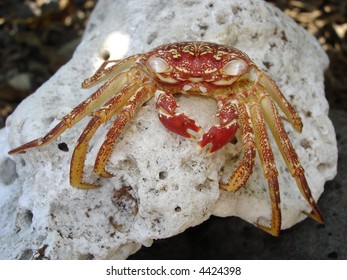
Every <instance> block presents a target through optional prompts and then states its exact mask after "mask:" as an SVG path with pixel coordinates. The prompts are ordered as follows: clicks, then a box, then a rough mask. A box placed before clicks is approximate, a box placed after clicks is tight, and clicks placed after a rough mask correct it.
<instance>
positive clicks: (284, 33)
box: [281, 31, 288, 42]
mask: <svg viewBox="0 0 347 280" xmlns="http://www.w3.org/2000/svg"><path fill="white" fill-rule="evenodd" d="M281 40H282V41H284V42H288V37H287V34H286V32H284V31H282V32H281Z"/></svg>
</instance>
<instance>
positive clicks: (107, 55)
mask: <svg viewBox="0 0 347 280" xmlns="http://www.w3.org/2000/svg"><path fill="white" fill-rule="evenodd" d="M110 56H111V54H110V52H109V51H108V50H103V51H102V52H101V53H100V57H101V58H102V59H103V60H108V59H109V58H110Z"/></svg>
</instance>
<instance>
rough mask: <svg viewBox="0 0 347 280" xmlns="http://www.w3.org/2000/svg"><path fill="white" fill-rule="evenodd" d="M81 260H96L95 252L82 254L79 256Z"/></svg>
mask: <svg viewBox="0 0 347 280" xmlns="http://www.w3.org/2000/svg"><path fill="white" fill-rule="evenodd" d="M78 259H79V260H94V259H95V257H94V255H93V254H90V253H88V254H81V255H80V256H79V257H78Z"/></svg>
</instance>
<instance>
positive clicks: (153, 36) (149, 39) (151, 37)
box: [147, 31, 158, 45]
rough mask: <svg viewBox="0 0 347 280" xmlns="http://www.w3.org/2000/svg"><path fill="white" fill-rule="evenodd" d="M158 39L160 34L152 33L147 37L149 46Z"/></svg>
mask: <svg viewBox="0 0 347 280" xmlns="http://www.w3.org/2000/svg"><path fill="white" fill-rule="evenodd" d="M157 37H158V32H157V31H155V32H152V33H151V34H149V36H148V37H147V44H148V45H150V44H151V43H152V42H153V41H154V40H155V39H156V38H157Z"/></svg>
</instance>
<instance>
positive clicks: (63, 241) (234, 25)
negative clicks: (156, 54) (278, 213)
mask: <svg viewBox="0 0 347 280" xmlns="http://www.w3.org/2000/svg"><path fill="white" fill-rule="evenodd" d="M188 40H204V41H211V42H216V43H222V44H226V45H230V46H235V47H237V48H239V49H241V50H243V51H244V52H246V53H247V54H248V55H249V56H250V57H251V59H252V60H253V61H254V62H255V63H256V64H257V65H258V66H259V67H260V68H261V69H264V71H266V72H268V73H269V74H270V75H271V76H272V77H273V78H274V80H275V81H276V83H277V84H278V86H279V87H280V88H281V89H282V91H283V92H284V94H285V95H286V96H287V97H288V99H289V100H290V101H291V102H292V104H293V105H294V107H295V108H296V109H297V111H298V112H299V114H300V115H301V116H302V118H303V123H304V129H303V132H302V133H301V134H298V133H296V132H295V131H294V130H293V129H292V127H291V126H290V125H289V123H287V122H286V121H285V120H284V122H285V127H286V130H287V132H288V134H289V137H290V139H291V140H292V142H293V145H294V147H295V148H296V150H297V152H298V154H299V156H300V158H301V161H302V164H303V166H304V168H305V170H306V175H307V179H308V182H309V184H310V186H311V190H312V193H313V196H314V197H315V199H318V197H319V196H320V194H321V193H322V192H323V186H324V183H325V182H326V181H327V180H330V179H332V178H333V177H334V175H335V174H336V162H337V148H336V140H335V133H334V129H333V126H332V124H331V122H330V120H329V118H328V116H327V114H328V104H327V101H326V100H325V97H324V86H323V71H324V69H325V68H326V67H327V65H328V59H327V57H326V55H325V53H324V52H323V51H322V49H321V48H320V46H319V44H318V43H317V42H316V40H315V39H314V38H313V37H312V36H311V35H309V34H308V33H307V32H306V31H304V30H303V29H301V28H300V27H299V26H297V25H296V23H295V22H294V21H293V20H291V19H290V18H288V17H287V16H285V15H284V14H282V13H281V12H280V11H279V10H278V9H276V8H274V7H273V6H271V5H269V4H267V3H265V2H263V1H256V0H246V1H245V0H238V1H237V0H233V1H222V0H219V1H217V0H215V1H213V0H212V1H211V0H209V1H205V0H186V1H166V0H165V1H159V2H158V1H134V0H126V1H125V0H119V1H110V0H100V1H99V3H98V4H97V6H96V8H95V10H94V12H93V14H92V16H91V18H90V22H89V25H88V27H87V29H86V32H85V35H84V38H83V41H82V43H81V44H80V46H79V47H78V48H77V50H76V52H75V54H74V56H73V58H72V59H71V61H70V62H69V63H67V64H66V65H65V66H64V67H62V68H61V69H60V70H59V71H58V72H57V73H56V74H55V76H54V77H53V78H51V79H50V80H49V81H48V82H46V84H45V85H44V86H42V87H41V88H40V89H39V90H38V91H37V92H36V93H35V94H33V95H32V96H30V97H29V98H27V99H26V100H25V101H24V102H23V103H22V104H21V105H20V106H19V107H18V108H17V110H16V112H15V113H14V114H13V115H12V116H11V117H10V118H8V120H7V127H6V128H5V129H3V130H2V131H1V133H0V143H1V145H0V148H1V155H0V176H1V177H0V178H1V179H0V211H1V212H0V215H1V216H0V248H1V249H0V252H1V253H0V258H2V259H4V258H8V259H30V258H50V259H90V258H95V259H111V258H118V259H123V258H127V257H128V256H129V255H131V254H132V253H134V252H136V251H137V250H138V249H139V248H140V247H141V246H142V245H145V246H150V245H151V243H152V241H153V239H160V238H167V237H170V236H173V235H176V234H178V233H180V232H182V231H184V230H185V229H187V228H188V227H192V226H195V225H197V224H200V223H202V222H203V221H205V220H206V219H208V218H209V217H210V216H211V215H217V216H232V215H234V216H239V217H241V218H242V219H244V220H246V221H248V222H250V223H255V222H262V223H268V222H269V220H270V218H271V208H270V202H269V194H268V188H267V182H266V180H265V179H264V176H263V174H262V169H261V166H260V162H259V160H258V159H257V160H256V166H255V169H254V172H253V174H252V175H251V177H250V179H249V181H248V182H247V184H246V185H245V187H244V188H242V189H241V190H240V191H238V192H237V193H234V194H233V193H228V192H225V191H222V190H220V189H219V181H220V180H221V179H222V178H224V179H225V178H227V177H228V176H230V175H231V172H232V170H233V168H234V167H235V166H236V164H237V162H238V161H239V160H240V158H241V155H242V149H241V148H242V144H241V143H240V141H238V143H237V144H235V145H234V144H230V145H227V146H226V147H224V148H222V149H221V150H220V151H218V152H216V153H215V154H213V155H212V156H210V157H205V156H204V154H196V152H195V146H196V143H195V142H193V141H190V140H186V139H184V138H182V137H180V136H177V135H175V134H173V133H171V132H169V131H167V130H166V129H165V128H164V127H163V126H162V125H161V123H160V122H159V120H158V118H157V114H156V110H155V106H154V102H153V100H151V101H149V102H148V103H147V104H145V106H143V108H142V109H141V110H140V112H139V113H138V114H137V115H136V116H135V118H134V119H133V121H132V122H131V123H130V124H129V125H128V126H127V127H126V130H125V131H124V133H123V134H122V135H121V137H120V138H119V139H118V140H117V141H116V147H115V150H114V152H113V154H112V156H111V160H110V162H109V164H108V167H107V169H108V170H109V171H110V172H112V173H114V174H115V177H113V178H111V179H98V178H97V177H96V176H95V175H93V173H92V168H93V163H94V162H93V161H94V159H95V156H96V153H97V151H98V147H100V145H101V143H102V140H103V136H104V135H105V133H106V131H107V129H108V128H109V126H110V124H106V125H105V126H103V127H101V128H100V129H99V131H98V132H97V134H96V136H95V137H94V138H93V140H92V141H91V143H90V151H89V153H88V156H87V161H86V166H85V180H87V181H96V180H99V184H101V185H102V186H103V187H102V188H99V189H91V190H80V189H75V188H72V187H71V186H70V184H69V163H70V159H71V154H72V152H73V148H74V145H75V143H76V141H77V138H78V136H79V135H80V133H81V132H82V130H83V128H84V127H85V125H86V123H87V121H88V120H87V119H88V118H86V119H85V120H82V121H81V122H80V123H78V124H77V125H76V126H75V127H73V128H72V129H70V130H68V131H67V132H65V133H64V134H63V135H61V136H60V137H59V138H58V139H57V140H56V141H55V142H53V143H51V144H50V145H48V146H46V147H43V148H40V149H33V150H30V151H28V152H27V153H26V154H24V155H15V156H8V155H7V151H8V150H9V149H11V148H14V147H16V146H19V145H20V144H23V143H24V142H27V141H29V140H32V139H34V138H37V137H39V136H42V135H44V134H45V133H46V132H47V131H48V130H49V129H51V128H52V127H53V126H54V125H56V124H57V123H58V122H59V120H60V119H61V117H63V116H64V115H65V114H67V113H68V112H69V111H70V110H71V109H72V108H73V107H74V106H76V105H77V104H78V103H80V102H81V101H82V100H84V99H85V98H86V97H87V96H88V95H90V94H91V93H92V92H93V90H95V89H90V90H83V89H81V87H80V84H81V82H82V81H83V80H84V79H85V78H87V77H89V76H91V75H92V74H93V73H94V72H95V70H96V69H97V68H98V67H99V65H100V64H101V63H102V61H103V59H104V58H105V57H108V56H109V57H110V59H120V58H123V57H126V56H129V55H131V54H135V53H139V52H146V51H148V50H150V49H151V48H152V47H154V46H157V45H160V44H163V43H168V42H173V41H188ZM178 100H179V103H180V104H181V106H182V107H183V109H184V110H186V111H187V112H188V114H189V115H190V116H192V117H193V118H195V119H196V120H197V122H198V123H200V124H201V125H202V126H203V127H204V128H205V129H206V128H208V127H209V126H210V125H211V124H212V123H213V122H214V117H213V115H214V114H215V113H216V109H217V107H216V103H215V101H214V100H210V99H205V98H199V97H191V96H180V97H179V98H178ZM272 147H273V150H274V153H275V157H276V162H277V167H278V170H279V173H280V176H279V182H280V187H281V200H282V204H281V205H282V215H283V222H282V228H283V229H285V228H288V227H291V226H292V225H294V224H295V223H297V222H299V221H301V220H302V219H304V218H305V216H304V215H303V214H302V211H310V209H309V207H308V205H307V204H306V202H305V201H304V199H303V198H302V196H301V194H300V192H299V190H298V188H297V187H296V184H295V181H294V180H293V178H292V177H291V175H290V174H289V173H288V172H287V169H286V167H285V164H284V161H283V160H282V158H281V155H280V153H279V151H278V149H277V146H276V145H275V143H274V142H273V141H272Z"/></svg>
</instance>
